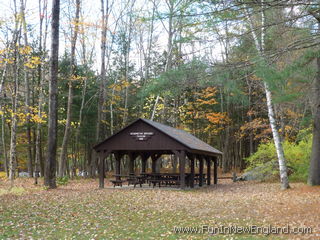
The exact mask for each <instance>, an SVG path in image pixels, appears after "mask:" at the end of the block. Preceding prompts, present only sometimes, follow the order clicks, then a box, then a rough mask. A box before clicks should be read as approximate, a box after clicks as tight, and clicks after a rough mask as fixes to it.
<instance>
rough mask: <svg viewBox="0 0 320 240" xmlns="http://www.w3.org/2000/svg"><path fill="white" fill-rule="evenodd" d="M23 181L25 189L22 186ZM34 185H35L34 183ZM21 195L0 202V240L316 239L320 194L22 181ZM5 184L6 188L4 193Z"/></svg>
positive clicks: (273, 188) (225, 186)
mask: <svg viewBox="0 0 320 240" xmlns="http://www.w3.org/2000/svg"><path fill="white" fill-rule="evenodd" d="M22 181H23V182H22ZM28 181H29V182H28ZM17 185H18V186H19V187H20V188H23V189H24V191H23V192H22V193H19V194H16V193H15V192H10V193H8V192H6V193H5V194H2V195H1V196H0V213H1V214H0V239H6V238H11V239H29V238H32V239H43V238H45V239H293V238H294V237H297V239H298V238H299V239H301V238H310V239H316V238H315V236H316V235H315V234H316V233H315V232H317V231H318V232H319V226H317V224H318V223H319V222H320V209H319V204H320V188H311V187H308V186H305V185H303V184H297V183H296V184H294V185H293V189H291V190H288V191H280V190H279V186H278V184H267V183H259V184H257V183H231V182H228V181H225V182H223V183H220V184H219V185H217V186H214V187H211V188H204V189H197V190H190V191H171V190H161V189H160V190H159V189H156V188H155V189H154V190H141V189H136V190H133V189H131V190H130V189H126V190H124V189H119V190H118V189H103V190H99V189H97V181H95V180H75V181H71V182H69V183H68V184H67V185H63V186H60V187H59V188H58V189H57V190H49V191H48V190H44V189H43V188H41V187H34V186H32V180H28V179H23V180H19V181H18V183H17ZM4 187H5V184H4V183H2V185H1V184H0V189H1V188H4ZM269 224H271V225H273V226H286V225H287V224H289V225H290V226H292V227H300V226H303V225H305V226H311V227H313V230H314V233H313V234H312V235H310V234H309V235H297V236H293V235H288V236H287V235H270V236H264V235H261V234H260V235H248V234H242V235H218V236H217V235H211V234H208V233H192V234H191V233H189V234H182V233H175V232H174V227H198V228H199V231H201V228H202V226H203V225H208V226H210V227H215V226H229V225H236V226H242V227H245V226H251V225H257V226H268V225H269Z"/></svg>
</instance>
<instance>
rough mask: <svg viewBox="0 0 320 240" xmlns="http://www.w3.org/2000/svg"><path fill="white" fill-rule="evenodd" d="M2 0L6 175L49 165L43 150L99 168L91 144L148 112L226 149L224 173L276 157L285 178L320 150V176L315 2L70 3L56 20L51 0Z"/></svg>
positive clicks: (65, 169) (0, 89) (109, 164)
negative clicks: (4, 10) (55, 60)
mask: <svg viewBox="0 0 320 240" xmlns="http://www.w3.org/2000/svg"><path fill="white" fill-rule="evenodd" d="M54 2H55V1H54ZM56 2H58V1H56ZM1 4H2V5H3V7H4V8H7V10H8V11H6V12H5V13H4V14H3V15H2V16H1V65H0V68H1V69H0V71H1V84H0V94H1V99H0V107H1V111H0V115H1V151H0V154H1V160H0V163H1V165H0V167H1V169H3V170H4V171H5V172H6V173H7V175H8V176H9V177H10V179H14V178H15V177H16V176H18V175H17V174H18V172H27V173H28V175H29V176H30V177H34V176H36V178H37V177H38V176H44V175H45V166H46V165H48V166H49V165H50V164H46V161H48V162H50V161H51V164H52V162H54V170H53V171H54V172H56V173H57V176H58V177H64V176H69V177H71V176H76V175H78V174H79V173H81V174H82V175H83V176H88V177H94V176H95V175H96V173H97V157H96V155H95V153H94V151H93V150H92V147H93V146H94V145H95V144H97V143H98V142H100V141H102V140H104V139H105V138H107V137H108V136H111V135H113V134H114V133H115V132H117V131H118V130H120V129H121V128H123V127H124V126H126V125H127V124H128V123H130V122H132V121H133V120H135V119H137V118H140V117H141V118H146V119H151V120H154V121H158V122H161V123H164V124H167V125H170V126H173V127H175V128H179V129H183V130H185V131H188V132H190V133H192V134H193V135H195V136H196V137H198V138H200V139H202V140H203V141H205V142H207V143H209V144H211V145H213V146H215V147H217V148H218V149H220V150H221V151H222V152H223V153H224V155H223V158H222V159H221V162H220V167H221V169H222V171H223V172H224V173H226V172H230V171H243V170H244V169H246V168H248V167H252V166H257V165H261V164H265V163H266V162H270V161H276V160H277V159H279V163H280V164H279V166H280V173H281V174H280V175H281V182H283V181H287V180H283V179H285V178H287V176H284V175H287V173H286V172H287V171H288V170H287V168H289V170H290V169H291V171H292V172H293V178H295V179H299V180H302V181H306V179H307V177H308V173H309V172H308V170H309V166H310V159H311V154H312V159H313V162H312V164H313V169H314V171H313V170H310V175H312V176H313V178H312V177H311V178H309V180H310V181H311V184H316V185H317V184H319V176H317V175H319V161H320V160H319V147H318V146H319V145H318V144H319V126H318V124H319V80H320V76H319V69H320V58H319V56H318V52H319V50H318V44H319V38H318V33H319V30H318V27H319V20H320V12H319V11H320V9H319V3H318V2H317V1H299V2H296V1H270V0H265V1H193V0H166V1H157V0H148V1H138V0H126V1H112V0H101V2H100V3H98V2H97V4H96V5H95V7H93V5H91V2H90V3H89V2H87V1H81V0H74V1H72V0H70V1H63V2H62V3H61V4H60V5H61V6H60V9H61V10H60V15H59V12H58V18H57V20H56V23H55V25H54V15H53V12H51V9H50V7H54V4H52V5H51V3H50V2H48V1H41V0H39V1H38V2H36V1H32V2H30V3H28V4H29V5H28V4H27V3H26V2H24V1H23V0H21V1H17V0H12V1H8V2H2V3H1ZM56 4H57V3H56ZM93 16H95V17H94V18H93ZM59 17H60V18H59ZM59 25H60V28H59ZM55 28H58V29H55ZM55 31H56V32H55ZM54 34H56V35H54ZM55 41H56V45H54V43H55ZM59 42H60V47H59V48H58V46H57V44H58V45H59ZM53 50H55V51H56V53H54V52H51V53H50V51H53ZM54 57H56V58H58V60H57V61H58V62H57V63H54V61H53V60H54ZM54 67H57V69H56V70H55V71H57V76H56V77H55V78H56V79H55V80H54V81H53V80H52V78H53V77H54V76H53V74H52V71H53V70H52V69H53V68H54ZM50 88H51V89H50ZM49 99H50V100H49ZM50 101H51V103H50ZM50 119H51V120H50ZM50 121H53V122H50ZM55 121H56V122H55ZM313 123H314V125H313ZM48 127H49V129H48ZM52 131H53V132H55V131H56V132H57V133H55V135H54V137H53V135H52V134H53V133H52ZM312 136H314V138H313V139H314V140H313V143H314V144H313V145H314V147H313V149H312ZM47 146H48V148H47ZM311 149H312V150H311ZM275 150H276V151H275ZM287 152H288V153H287ZM46 153H48V154H46ZM276 153H277V154H276ZM259 154H260V155H263V156H264V157H263V159H262V158H261V156H260V155H259ZM47 155H48V156H47ZM265 155H266V156H265ZM285 155H288V156H286V157H287V159H286V158H285ZM113 165H114V163H113V159H112V157H111V158H109V159H108V160H107V161H106V171H112V170H113V168H114V166H113ZM286 165H288V166H286ZM164 167H165V166H164ZM281 167H282V168H281ZM272 170H273V169H270V171H272ZM50 171H52V169H51V170H50ZM54 174H55V173H54ZM283 184H284V185H283V187H284V188H286V186H285V185H287V186H288V183H283Z"/></svg>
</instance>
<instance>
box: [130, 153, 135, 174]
mask: <svg viewBox="0 0 320 240" xmlns="http://www.w3.org/2000/svg"><path fill="white" fill-rule="evenodd" d="M134 159H135V156H134V154H133V153H129V175H134Z"/></svg>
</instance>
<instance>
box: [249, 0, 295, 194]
mask: <svg viewBox="0 0 320 240" xmlns="http://www.w3.org/2000/svg"><path fill="white" fill-rule="evenodd" d="M261 9H262V11H261V24H262V29H261V41H260V43H259V40H258V37H257V35H256V32H255V31H254V27H253V24H252V20H251V18H250V15H249V12H248V10H247V9H246V16H247V18H248V22H249V26H250V30H251V33H252V37H253V40H254V43H255V46H256V49H257V52H258V53H259V55H260V57H261V58H262V59H264V60H265V58H264V50H265V42H264V41H265V28H264V26H265V14H264V1H263V0H262V1H261ZM262 80H263V86H264V91H265V94H266V99H267V107H268V117H269V122H270V126H271V129H272V135H273V141H274V144H275V147H276V152H277V156H278V162H279V171H280V181H281V189H287V188H289V187H290V186H289V179H288V173H287V164H286V159H285V157H284V152H283V147H282V143H281V139H280V135H279V132H278V129H277V125H276V120H275V115H274V110H273V105H272V94H271V91H270V89H269V86H268V83H267V82H266V80H265V79H262Z"/></svg>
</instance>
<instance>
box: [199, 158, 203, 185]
mask: <svg viewBox="0 0 320 240" xmlns="http://www.w3.org/2000/svg"><path fill="white" fill-rule="evenodd" d="M199 178H200V179H199V186H200V187H201V186H202V185H203V157H202V156H199Z"/></svg>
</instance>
